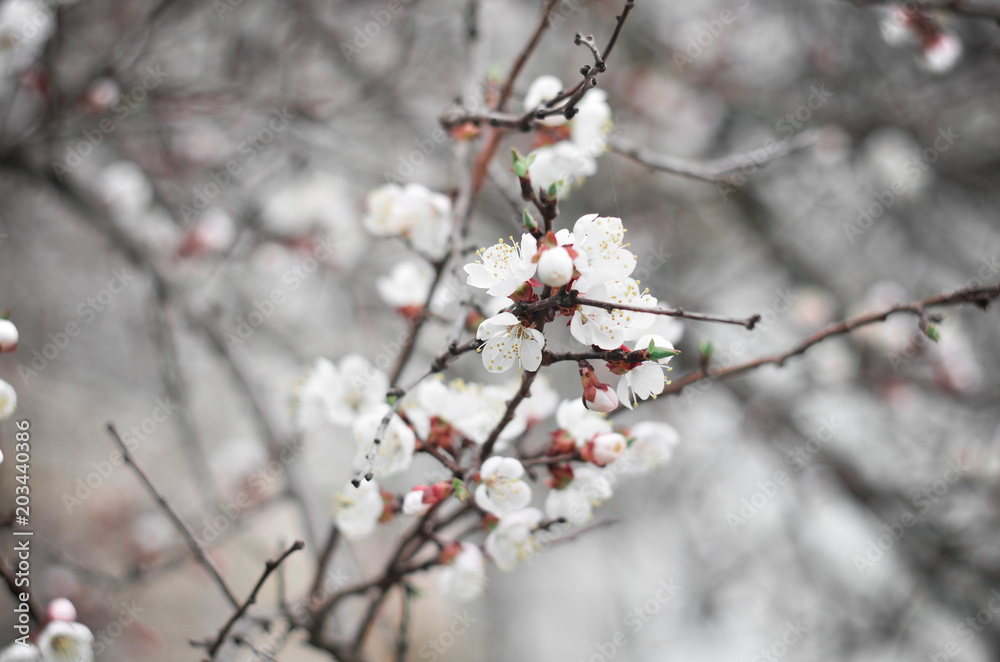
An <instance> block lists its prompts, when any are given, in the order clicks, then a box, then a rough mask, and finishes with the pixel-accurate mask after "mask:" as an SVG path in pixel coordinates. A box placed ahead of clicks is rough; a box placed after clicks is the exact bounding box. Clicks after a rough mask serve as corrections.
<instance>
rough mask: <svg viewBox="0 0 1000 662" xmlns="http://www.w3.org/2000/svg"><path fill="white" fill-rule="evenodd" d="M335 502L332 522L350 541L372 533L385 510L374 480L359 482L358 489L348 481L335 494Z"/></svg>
mask: <svg viewBox="0 0 1000 662" xmlns="http://www.w3.org/2000/svg"><path fill="white" fill-rule="evenodd" d="M336 502H337V507H336V511H335V512H334V514H333V521H334V523H335V524H336V525H337V528H338V529H340V532H341V533H343V534H344V535H345V536H347V537H348V538H350V539H351V540H357V539H358V538H364V537H365V536H367V535H368V534H369V533H371V532H372V531H374V530H375V527H376V526H377V525H378V521H379V518H380V517H382V511H383V510H384V508H385V502H384V501H383V500H382V492H381V490H380V489H379V486H378V483H376V482H375V481H374V480H366V481H361V484H360V485H359V486H358V487H354V485H353V484H352V483H351V482H350V481H348V483H347V485H345V486H344V489H343V490H341V491H340V492H339V493H337V495H336Z"/></svg>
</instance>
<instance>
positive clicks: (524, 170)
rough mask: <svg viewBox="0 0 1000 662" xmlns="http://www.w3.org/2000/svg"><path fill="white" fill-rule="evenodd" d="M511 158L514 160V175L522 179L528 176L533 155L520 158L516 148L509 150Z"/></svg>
mask: <svg viewBox="0 0 1000 662" xmlns="http://www.w3.org/2000/svg"><path fill="white" fill-rule="evenodd" d="M510 152H511V156H512V157H513V159H514V174H515V175H517V176H518V177H520V178H521V179H524V178H525V177H527V176H528V170H529V169H530V168H531V164H532V163H534V162H535V155H534V154H529V155H528V156H527V157H525V156H521V154H520V152H518V151H517V149H516V148H511V150H510Z"/></svg>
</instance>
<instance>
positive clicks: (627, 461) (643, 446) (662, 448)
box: [620, 421, 681, 474]
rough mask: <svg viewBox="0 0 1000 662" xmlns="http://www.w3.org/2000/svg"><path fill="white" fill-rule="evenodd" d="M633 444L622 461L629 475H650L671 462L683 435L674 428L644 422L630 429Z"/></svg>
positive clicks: (655, 422) (662, 424)
mask: <svg viewBox="0 0 1000 662" xmlns="http://www.w3.org/2000/svg"><path fill="white" fill-rule="evenodd" d="M629 436H630V437H632V443H631V445H629V447H628V450H627V451H625V455H624V457H623V458H622V459H621V460H620V463H621V465H622V466H623V467H626V469H625V473H627V474H644V473H649V472H650V471H653V470H655V469H659V468H660V467H661V466H663V465H664V464H666V463H667V462H669V461H670V458H672V457H673V455H674V448H676V446H677V444H679V443H680V440H681V435H680V433H678V432H677V430H676V429H675V428H674V426H672V425H669V424H667V423H661V422H659V421H642V422H641V423H636V424H635V425H633V426H631V427H630V428H629Z"/></svg>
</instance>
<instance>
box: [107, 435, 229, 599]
mask: <svg viewBox="0 0 1000 662" xmlns="http://www.w3.org/2000/svg"><path fill="white" fill-rule="evenodd" d="M108 432H109V433H110V434H111V438H112V439H113V440H114V441H115V443H117V444H118V447H119V448H120V449H121V452H122V459H124V460H125V464H127V465H129V466H130V467H132V470H133V471H135V473H136V475H138V476H139V479H140V480H141V481H142V482H143V484H144V485H145V486H146V489H147V490H148V491H149V493H150V495H151V496H152V497H153V499H154V500H155V501H156V503H157V504H158V505H159V506H160V508H161V509H162V510H163V512H165V513H166V514H167V517H169V518H170V520H171V521H172V522H173V523H174V526H176V527H177V529H178V530H179V531H180V532H181V534H182V535H183V536H184V539H185V540H186V541H187V544H188V546H189V547H190V548H191V552H192V553H193V554H194V557H195V559H197V561H198V563H200V564H201V565H202V567H204V568H205V570H207V571H208V574H210V575H211V576H212V579H214V580H215V583H216V584H218V585H219V588H220V589H221V590H222V593H223V594H224V595H225V596H226V599H227V600H228V601H229V604H230V605H232V606H233V607H236V608H238V607H239V602H238V601H237V600H236V596H235V595H233V592H232V590H231V589H230V588H229V585H228V584H226V580H225V579H223V578H222V575H221V574H220V573H219V569H218V568H216V567H215V562H214V561H212V559H211V557H209V555H208V554H207V553H206V552H205V548H204V547H202V546H201V543H199V542H198V539H197V538H195V536H194V533H192V532H191V529H189V528H188V526H187V524H185V523H184V520H182V519H181V518H180V516H179V515H178V514H177V512H176V511H175V510H174V508H173V506H171V505H170V504H169V503H168V502H167V500H166V499H164V498H163V496H162V495H161V494H160V493H159V492H157V491H156V488H155V487H153V483H151V482H150V481H149V477H147V476H146V474H145V472H144V471H143V470H142V469H141V468H140V467H139V465H138V464H136V462H135V458H134V457H133V456H132V453H131V451H129V449H128V447H127V446H126V445H125V442H124V441H122V438H121V435H119V434H118V430H117V428H115V425H114V423H108Z"/></svg>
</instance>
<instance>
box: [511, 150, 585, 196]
mask: <svg viewBox="0 0 1000 662" xmlns="http://www.w3.org/2000/svg"><path fill="white" fill-rule="evenodd" d="M531 154H533V155H534V157H535V160H534V162H533V163H532V164H531V169H530V170H529V172H528V174H529V175H530V176H531V184H532V186H534V187H535V188H536V189H537V188H541V189H542V190H545V191H548V190H549V187H551V186H552V185H553V184H558V183H559V182H562V183H563V185H564V187H565V188H564V189H563V191H562V192H561V193H560V197H561V198H565V197H566V194H567V193H568V190H569V189H572V188H575V187H577V186H579V185H580V184H582V183H583V180H584V179H586V178H587V177H592V176H593V175H596V174H597V161H595V160H594V158H593V157H592V156H591V155H589V154H587V153H586V152H584V151H583V150H581V149H580V148H579V147H578V146H577V144H576V143H574V142H573V141H571V140H560V141H559V142H557V143H556V144H554V145H545V146H543V147H539V148H538V149H536V150H535V151H533V152H532V153H531Z"/></svg>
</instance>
